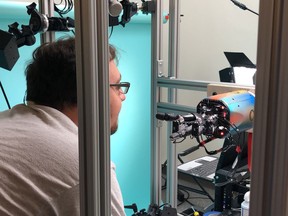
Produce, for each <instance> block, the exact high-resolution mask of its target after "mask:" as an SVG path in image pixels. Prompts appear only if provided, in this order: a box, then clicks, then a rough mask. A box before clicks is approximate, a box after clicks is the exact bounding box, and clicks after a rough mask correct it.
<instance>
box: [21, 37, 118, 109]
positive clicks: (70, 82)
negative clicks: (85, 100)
mask: <svg viewBox="0 0 288 216" xmlns="http://www.w3.org/2000/svg"><path fill="white" fill-rule="evenodd" d="M109 59H110V61H111V60H114V59H116V60H117V56H116V49H115V48H114V47H113V46H111V45H110V46H109ZM25 75H26V82H27V96H26V100H27V101H33V102H35V103H37V104H40V105H45V106H49V107H53V108H55V109H58V110H60V111H61V110H62V109H63V108H64V105H77V82H76V56H75V39H74V38H66V39H58V40H57V41H54V42H50V43H45V44H42V45H41V46H40V47H38V48H37V49H36V50H35V51H34V52H33V60H32V61H31V62H30V63H29V65H28V66H27V68H26V71H25Z"/></svg>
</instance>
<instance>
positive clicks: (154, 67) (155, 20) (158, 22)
mask: <svg viewBox="0 0 288 216" xmlns="http://www.w3.org/2000/svg"><path fill="white" fill-rule="evenodd" d="M153 2H154V3H155V5H156V13H152V30H151V38H152V39H151V41H152V44H151V46H152V47H151V50H152V56H151V73H152V74H151V78H152V82H151V99H152V102H151V114H152V115H151V147H150V148H151V151H150V152H151V165H150V167H151V172H150V174H151V192H150V201H151V203H153V204H157V205H160V204H161V191H162V188H161V174H162V173H161V172H162V170H161V160H160V158H161V156H160V136H159V134H160V128H157V120H156V118H155V116H156V113H157V104H156V103H157V101H159V97H160V90H159V88H157V77H158V74H159V73H160V72H161V64H162V61H163V53H162V49H163V48H162V47H163V42H162V39H163V25H162V14H163V8H162V7H163V2H162V0H158V1H157V0H153Z"/></svg>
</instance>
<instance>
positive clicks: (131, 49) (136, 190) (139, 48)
mask: <svg viewBox="0 0 288 216" xmlns="http://www.w3.org/2000/svg"><path fill="white" fill-rule="evenodd" d="M31 2H32V1H31ZM26 5H27V4H26V3H15V2H12V1H3V0H0V29H2V30H4V31H7V30H8V26H7V25H8V24H11V23H13V22H15V21H17V22H18V23H19V24H24V25H27V24H28V23H29V18H30V17H29V16H28V14H27V13H26ZM150 27H151V25H150V16H146V15H138V16H137V15H135V16H134V17H133V18H132V20H131V22H130V23H128V24H127V25H126V26H125V28H123V27H122V26H116V27H114V30H113V33H112V36H111V37H110V39H109V42H110V43H111V44H113V45H114V46H115V47H116V48H117V49H118V52H119V65H118V68H119V70H120V72H121V73H122V81H128V82H130V83H131V88H130V90H129V93H128V94H127V98H126V100H125V101H124V103H123V106H122V111H121V114H120V117H119V129H118V131H117V133H116V134H114V135H113V136H112V137H111V159H112V160H113V161H114V162H115V164H116V167H117V170H116V172H117V176H118V180H119V183H120V187H121V189H122V192H123V198H124V204H125V205H130V204H132V203H136V204H137V205H138V208H139V209H142V208H147V207H148V205H149V203H150V125H151V124H150V114H151V113H150V106H151V103H150V88H151V85H150V83H151V76H150V74H151V72H150V71H151V61H150V56H151V54H150V53H151V39H150V37H151V36H150V35H151V30H150ZM110 30H111V29H109V34H110ZM57 36H58V34H57ZM36 37H37V42H36V43H35V44H34V45H33V46H31V47H29V46H24V47H21V48H19V52H20V58H19V60H18V61H17V63H16V65H15V66H14V68H13V70H12V71H7V70H5V69H2V68H0V81H1V82H2V85H3V86H4V88H5V91H6V94H7V97H8V99H9V102H10V105H11V106H14V105H15V104H18V103H22V101H23V97H24V94H25V90H26V84H25V77H24V68H25V66H26V63H27V61H28V60H30V59H31V55H32V52H33V50H34V49H35V48H36V47H37V46H38V45H39V44H40V39H39V35H36ZM5 109H7V105H6V102H5V100H4V97H3V94H2V92H0V111H3V110H5ZM126 213H127V215H132V213H133V212H132V210H126Z"/></svg>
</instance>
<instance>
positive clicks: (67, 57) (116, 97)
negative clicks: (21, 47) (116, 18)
mask: <svg viewBox="0 0 288 216" xmlns="http://www.w3.org/2000/svg"><path fill="white" fill-rule="evenodd" d="M115 59H116V54H115V49H114V48H113V47H112V46H110V61H109V79H110V111H111V113H110V125H111V133H115V132H116V130H117V127H118V115H119V112H120V109H121V104H122V101H124V100H125V95H124V94H125V93H127V91H128V89H129V86H130V84H129V83H120V79H121V75H120V73H119V71H118V69H117V67H116V64H115V61H114V60H115ZM75 61H76V59H75V40H74V39H73V38H68V39H61V40H58V41H56V42H52V43H48V44H44V45H41V46H40V47H39V48H37V49H36V50H35V51H34V53H33V60H32V61H31V63H30V64H29V65H28V66H27V68H26V72H25V73H26V81H27V98H26V99H27V104H19V105H16V106H14V107H13V108H12V109H11V110H7V111H4V112H2V113H0V178H1V180H0V215H1V216H5V215H15V216H16V215H21V216H26V215H33V216H34V215H39V216H40V215H49V216H53V215H67V216H68V215H69V216H74V215H75V216H76V215H80V210H79V168H78V167H79V160H78V127H77V125H78V113H77V89H76V65H75ZM111 213H112V215H113V216H123V215H125V213H124V206H123V200H122V195H121V191H120V188H119V185H118V182H117V179H116V174H115V166H114V164H113V163H112V166H111Z"/></svg>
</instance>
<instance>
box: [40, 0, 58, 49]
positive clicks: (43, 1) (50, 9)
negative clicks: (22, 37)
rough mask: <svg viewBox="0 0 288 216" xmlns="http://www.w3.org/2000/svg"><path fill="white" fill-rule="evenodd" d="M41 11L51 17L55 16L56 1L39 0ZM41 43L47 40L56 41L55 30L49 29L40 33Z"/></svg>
mask: <svg viewBox="0 0 288 216" xmlns="http://www.w3.org/2000/svg"><path fill="white" fill-rule="evenodd" d="M39 12H40V13H41V14H45V15H48V16H49V17H51V16H52V17H53V16H54V1H53V0H39ZM40 41H41V44H43V43H46V42H52V41H55V32H53V31H47V32H45V33H43V34H40Z"/></svg>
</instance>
